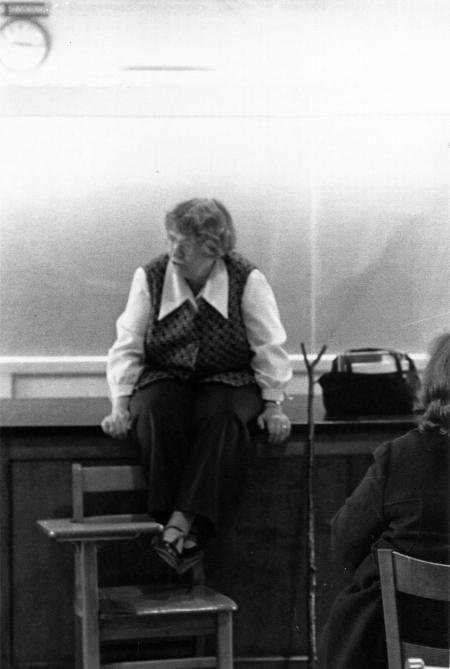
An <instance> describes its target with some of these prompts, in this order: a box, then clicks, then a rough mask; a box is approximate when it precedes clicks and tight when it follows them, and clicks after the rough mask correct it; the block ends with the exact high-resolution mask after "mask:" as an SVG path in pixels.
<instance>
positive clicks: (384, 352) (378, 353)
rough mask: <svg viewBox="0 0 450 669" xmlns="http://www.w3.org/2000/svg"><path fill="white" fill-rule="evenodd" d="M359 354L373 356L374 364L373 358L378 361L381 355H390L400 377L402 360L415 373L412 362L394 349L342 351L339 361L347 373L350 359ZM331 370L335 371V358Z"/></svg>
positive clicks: (350, 365) (406, 355) (368, 348)
mask: <svg viewBox="0 0 450 669" xmlns="http://www.w3.org/2000/svg"><path fill="white" fill-rule="evenodd" d="M359 353H369V354H371V353H372V354H373V356H374V362H375V358H377V359H378V360H379V358H380V356H382V355H390V356H391V357H392V358H393V359H394V362H395V367H396V369H397V372H398V373H399V374H401V375H403V371H404V370H403V368H402V359H404V360H406V361H407V362H408V367H409V371H410V372H415V371H416V366H415V364H414V361H413V360H412V358H411V357H410V356H409V355H408V354H407V353H404V352H403V351H396V350H394V349H390V348H373V347H372V348H371V347H366V348H350V349H347V350H346V351H344V354H343V355H342V356H340V357H341V359H342V360H343V362H344V365H345V371H346V372H348V373H351V372H352V360H351V358H352V357H357V355H358V354H359ZM332 370H333V371H337V358H335V359H334V360H333V363H332Z"/></svg>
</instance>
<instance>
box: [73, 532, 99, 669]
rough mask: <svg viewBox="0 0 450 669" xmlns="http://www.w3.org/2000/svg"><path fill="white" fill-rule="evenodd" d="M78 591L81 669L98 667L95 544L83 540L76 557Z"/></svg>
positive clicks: (96, 668)
mask: <svg viewBox="0 0 450 669" xmlns="http://www.w3.org/2000/svg"><path fill="white" fill-rule="evenodd" d="M76 567H77V584H78V588H79V593H80V604H79V605H80V614H81V615H80V621H81V624H80V627H81V657H82V667H83V669H100V644H99V625H98V587H97V546H96V544H95V542H94V541H92V542H90V541H87V542H83V543H81V544H80V547H79V550H77V557H76Z"/></svg>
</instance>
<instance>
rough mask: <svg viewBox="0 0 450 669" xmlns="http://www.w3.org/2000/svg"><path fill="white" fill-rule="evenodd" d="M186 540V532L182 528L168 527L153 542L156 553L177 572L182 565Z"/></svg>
mask: <svg viewBox="0 0 450 669" xmlns="http://www.w3.org/2000/svg"><path fill="white" fill-rule="evenodd" d="M184 538H185V535H184V532H183V530H182V529H181V528H180V527H178V526H177V525H166V527H165V528H164V531H163V533H162V536H158V537H155V538H154V539H153V542H152V545H153V548H154V550H155V553H157V555H159V557H160V558H161V559H162V560H164V562H165V563H166V564H168V565H169V566H170V567H172V568H173V569H175V570H176V571H178V569H179V568H180V565H181V556H182V552H183V546H184Z"/></svg>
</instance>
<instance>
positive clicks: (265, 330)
mask: <svg viewBox="0 0 450 669" xmlns="http://www.w3.org/2000/svg"><path fill="white" fill-rule="evenodd" d="M165 227H166V233H167V243H168V253H166V254H164V255H161V256H159V257H158V258H156V259H154V260H152V261H151V262H149V263H148V264H147V265H145V267H140V268H138V269H137V270H136V272H135V274H134V278H133V282H132V285H131V289H130V294H129V297H128V302H127V305H126V308H125V311H124V313H123V314H122V315H121V316H120V318H119V319H118V321H117V339H116V341H115V343H114V344H113V346H112V347H111V349H110V350H109V354H108V364H107V378H108V384H109V389H110V396H111V400H112V411H111V413H110V414H109V415H108V416H106V418H104V419H103V421H102V428H103V430H104V431H105V432H106V433H107V434H109V435H111V436H112V437H114V438H118V439H120V438H124V437H125V436H127V435H128V434H129V433H130V431H131V434H132V436H133V437H134V439H135V440H136V442H137V444H138V447H139V450H140V454H141V460H142V464H143V466H144V469H145V472H146V474H147V477H148V510H149V513H151V515H152V516H153V517H154V518H155V519H156V520H157V521H158V522H160V523H161V524H163V525H164V532H163V534H162V536H161V537H159V538H158V539H157V540H156V541H155V544H154V547H155V550H156V552H157V553H158V554H159V555H160V556H161V558H162V559H163V560H165V561H166V562H167V563H168V564H170V565H171V566H172V567H173V568H175V569H176V570H177V571H178V572H179V573H182V572H183V571H186V570H187V569H188V568H190V567H192V566H193V564H195V562H196V561H198V560H199V559H200V558H201V556H202V547H203V544H204V542H205V540H206V539H207V538H208V537H209V536H210V535H212V534H214V533H215V532H216V530H217V527H218V524H219V520H220V518H221V514H222V513H224V512H226V509H227V506H228V505H229V504H231V503H232V502H233V501H235V500H236V497H237V494H238V492H239V489H240V486H241V481H242V475H243V471H244V469H245V467H244V465H245V462H246V460H247V458H248V452H249V446H250V435H249V425H250V424H251V423H252V422H256V424H257V425H258V426H259V428H261V429H265V430H266V431H267V434H268V440H269V442H271V443H273V444H280V443H281V442H283V441H284V440H285V439H286V438H287V437H288V436H289V433H290V421H289V419H288V417H287V416H286V415H285V413H284V412H283V409H282V400H283V397H284V390H285V388H286V385H287V383H288V382H289V380H290V378H291V375H292V371H291V364H290V361H289V358H288V356H287V354H286V352H285V351H284V349H283V344H284V342H285V339H286V334H285V331H284V328H283V326H282V324H281V322H280V318H279V313H278V308H277V304H276V302H275V297H274V294H273V292H272V289H271V288H270V286H269V284H268V282H267V280H266V278H265V277H264V275H263V274H262V273H261V272H260V271H259V270H258V269H257V268H256V267H255V265H253V263H251V262H250V261H249V260H246V259H245V258H243V257H242V256H240V255H239V254H237V253H236V252H235V251H234V247H235V244H236V233H235V229H234V225H233V220H232V218H231V216H230V214H229V212H228V211H227V209H226V208H225V206H224V205H223V204H222V203H221V202H220V201H219V200H216V199H191V200H188V201H186V202H182V203H180V204H178V205H177V206H176V207H175V208H174V209H173V210H172V211H169V212H168V214H167V215H166V220H165Z"/></svg>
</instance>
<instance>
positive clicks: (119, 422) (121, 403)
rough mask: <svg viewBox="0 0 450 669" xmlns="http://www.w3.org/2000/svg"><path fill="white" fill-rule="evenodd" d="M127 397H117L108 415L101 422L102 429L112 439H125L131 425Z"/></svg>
mask: <svg viewBox="0 0 450 669" xmlns="http://www.w3.org/2000/svg"><path fill="white" fill-rule="evenodd" d="M128 402H129V398H128V397H118V398H116V399H115V400H114V402H113V407H112V411H111V413H110V414H109V416H105V418H104V419H103V420H102V422H101V426H102V430H103V432H105V434H108V435H109V436H110V437H112V438H113V439H125V438H126V437H127V436H128V433H129V431H130V427H131V414H130V412H129V410H128Z"/></svg>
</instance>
